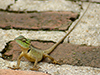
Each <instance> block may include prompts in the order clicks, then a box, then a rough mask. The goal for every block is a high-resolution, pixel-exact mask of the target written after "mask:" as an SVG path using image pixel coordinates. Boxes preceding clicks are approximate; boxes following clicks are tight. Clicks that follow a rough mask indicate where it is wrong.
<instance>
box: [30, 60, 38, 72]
mask: <svg viewBox="0 0 100 75" xmlns="http://www.w3.org/2000/svg"><path fill="white" fill-rule="evenodd" d="M37 63H38V61H37V59H36V60H35V62H34V65H33V68H30V70H34V71H38V69H39V68H40V67H38V66H37Z"/></svg>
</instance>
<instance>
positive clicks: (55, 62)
mask: <svg viewBox="0 0 100 75" xmlns="http://www.w3.org/2000/svg"><path fill="white" fill-rule="evenodd" d="M53 63H54V64H58V65H61V63H59V62H57V61H56V60H54V61H53Z"/></svg>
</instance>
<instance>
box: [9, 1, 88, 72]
mask: <svg viewBox="0 0 100 75" xmlns="http://www.w3.org/2000/svg"><path fill="white" fill-rule="evenodd" d="M89 5H90V3H89V4H88V6H87V8H86V10H85V11H84V13H83V14H82V16H81V17H80V18H79V20H78V21H77V22H76V23H75V25H74V26H73V27H72V28H71V29H70V30H68V32H67V33H66V34H65V36H64V37H62V38H61V39H60V40H59V41H58V42H56V44H54V45H53V46H52V47H50V48H49V49H46V50H39V49H37V48H34V47H33V46H32V45H31V40H30V39H28V38H25V37H24V36H22V35H20V36H19V37H17V38H15V39H14V41H15V42H16V43H17V44H18V45H19V46H20V48H21V50H22V52H21V54H20V55H19V57H18V59H17V65H16V66H14V67H13V68H12V67H9V68H11V69H19V68H20V67H19V66H20V59H21V58H22V57H23V56H24V57H25V58H26V59H28V60H29V61H31V62H34V65H33V68H31V70H38V69H39V67H37V63H38V62H39V61H41V60H42V59H43V57H48V58H50V59H51V60H52V61H53V63H55V64H59V63H58V62H57V61H56V60H55V59H54V58H53V57H51V56H49V55H48V54H49V53H51V52H52V51H53V50H54V49H55V48H56V47H57V46H58V45H59V44H60V43H61V42H62V41H63V40H64V39H65V38H66V37H67V36H68V35H69V34H70V33H71V32H72V30H73V29H74V28H75V27H76V25H77V24H78V23H79V21H80V20H81V18H82V17H83V16H84V14H85V13H86V11H87V9H88V8H89Z"/></svg>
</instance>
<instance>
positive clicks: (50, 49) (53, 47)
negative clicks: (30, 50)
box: [43, 3, 90, 54]
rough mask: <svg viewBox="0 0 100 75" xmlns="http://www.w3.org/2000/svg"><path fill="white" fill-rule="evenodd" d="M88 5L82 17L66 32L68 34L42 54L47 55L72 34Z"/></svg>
mask: <svg viewBox="0 0 100 75" xmlns="http://www.w3.org/2000/svg"><path fill="white" fill-rule="evenodd" d="M89 5H90V3H89V4H88V6H87V8H86V10H85V11H84V13H83V15H82V16H80V18H79V20H78V21H77V22H76V24H75V25H74V26H73V27H72V28H71V29H70V30H68V32H67V33H66V35H65V36H64V37H63V38H61V39H60V40H59V41H58V42H57V43H56V44H54V45H53V46H52V47H51V48H49V49H47V50H44V51H43V52H44V53H47V54H49V53H51V52H52V51H53V50H54V49H55V48H56V47H57V46H58V45H59V44H60V43H61V42H62V41H63V40H64V39H65V38H66V37H67V36H68V35H69V34H70V33H71V32H72V30H73V29H74V28H75V27H76V25H77V24H78V23H79V22H80V20H81V19H82V17H83V16H84V14H85V13H86V11H87V9H88V8H89Z"/></svg>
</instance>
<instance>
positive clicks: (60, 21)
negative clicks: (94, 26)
mask: <svg viewBox="0 0 100 75" xmlns="http://www.w3.org/2000/svg"><path fill="white" fill-rule="evenodd" d="M77 17H78V14H77V13H73V12H56V11H55V12H34V13H8V12H0V27H1V28H4V29H11V28H16V29H34V30H39V29H43V30H67V29H68V27H69V26H70V25H71V23H72V21H74V20H75V19H76V18H77Z"/></svg>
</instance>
